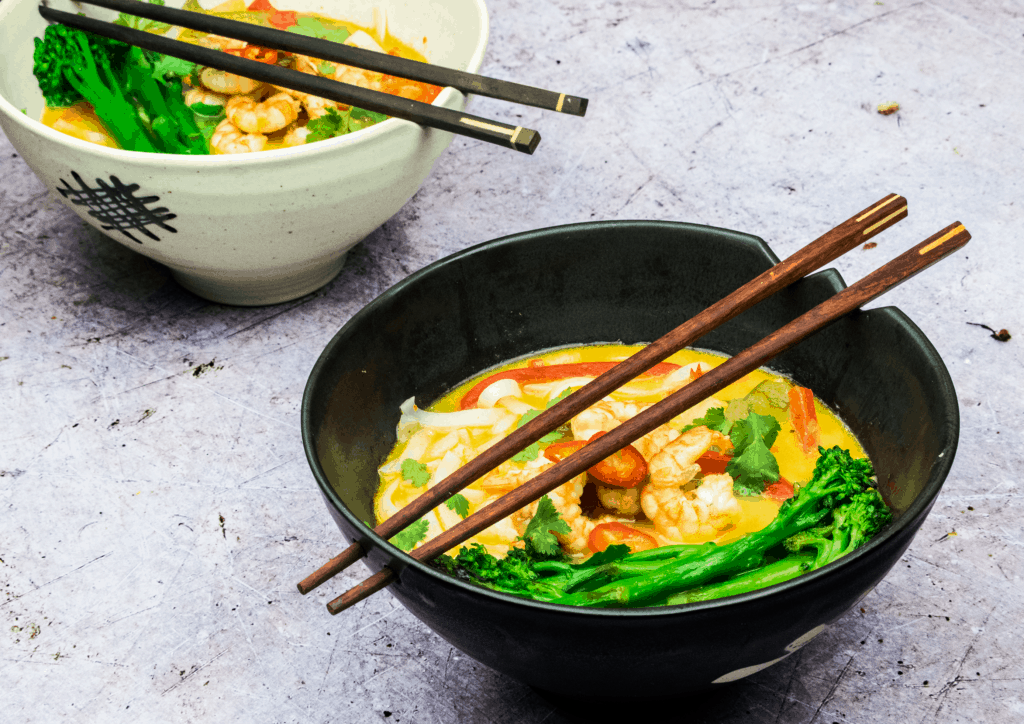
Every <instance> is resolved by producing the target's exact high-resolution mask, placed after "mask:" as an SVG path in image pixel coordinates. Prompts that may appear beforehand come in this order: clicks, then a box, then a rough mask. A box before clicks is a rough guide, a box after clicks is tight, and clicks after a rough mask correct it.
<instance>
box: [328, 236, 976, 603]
mask: <svg viewBox="0 0 1024 724" xmlns="http://www.w3.org/2000/svg"><path fill="white" fill-rule="evenodd" d="M970 238H971V235H970V234H969V233H968V232H967V230H966V229H965V228H964V226H963V224H961V223H960V222H954V223H953V224H950V225H949V226H947V227H946V228H945V229H943V230H942V231H940V232H938V233H936V234H934V235H932V236H930V237H928V238H927V239H925V240H924V241H922V242H921V243H920V244H918V245H917V246H915V247H914V248H912V249H910V250H909V251H906V252H904V253H903V254H901V255H900V256H898V257H896V258H895V259H893V260H892V261H890V262H889V263H888V264H885V265H884V266H882V267H880V268H879V269H877V270H876V271H874V272H872V273H871V274H869V275H867V276H866V277H864V278H863V279H861V280H860V281H858V282H856V283H855V284H853V285H851V286H850V287H847V288H846V289H844V290H842V291H841V292H839V293H837V294H835V295H834V296H832V297H830V298H829V299H827V300H825V301H824V302H822V303H821V304H819V305H818V306H816V307H814V308H813V309H811V310H810V311H808V312H806V313H804V314H802V315H801V316H799V317H797V318H796V319H794V320H793V321H792V322H790V323H789V324H787V325H785V326H784V327H782V328H781V329H778V330H777V331H775V332H773V333H771V334H769V335H768V336H767V337H765V338H764V339H762V340H761V341H760V342H757V343H755V344H753V345H751V346H750V347H748V348H747V349H745V350H743V351H742V352H740V353H739V354H737V355H736V356H734V357H732V358H730V359H728V360H726V361H725V362H723V363H722V364H721V365H719V366H718V367H715V368H713V369H712V370H710V371H708V372H705V373H704V374H703V375H701V376H700V377H699V378H697V379H696V380H694V381H693V382H690V383H689V384H687V385H686V386H684V387H683V388H682V389H680V390H679V391H677V392H675V393H673V394H672V395H669V396H668V397H666V398H665V399H664V400H662V401H661V402H658V403H656V404H654V405H652V406H651V407H649V408H647V409H646V410H644V411H643V412H641V413H640V414H639V415H637V416H636V417H634V418H632V419H630V420H627V421H626V422H624V423H622V424H621V425H619V426H618V427H616V428H614V429H613V430H612V431H611V432H608V433H606V434H604V435H602V436H601V437H599V438H597V439H596V440H594V441H593V442H590V443H588V444H586V445H585V446H584V447H582V448H581V449H580V450H579V451H577V452H576V453H573V454H572V455H570V456H569V457H567V458H565V459H564V460H562V461H560V462H558V463H555V464H554V465H553V466H552V467H550V468H547V469H546V470H544V471H543V472H541V473H540V474H539V475H537V477H535V478H533V479H532V480H530V481H529V482H527V483H525V484H524V485H522V486H521V487H519V488H516V489H515V490H513V491H512V492H510V493H507V494H506V495H504V496H502V497H501V498H499V499H498V500H496V501H495V502H493V503H491V504H489V505H487V506H485V507H484V508H482V509H480V510H479V511H477V512H476V513H474V514H473V515H471V516H469V517H468V518H466V519H465V520H463V521H461V522H460V523H459V524H457V525H455V526H453V527H452V528H449V529H448V530H446V531H445V532H443V533H441V534H440V535H438V536H436V537H434V538H432V539H430V540H429V541H427V542H426V543H424V544H423V545H422V546H420V547H419V548H417V549H415V550H413V551H412V552H411V553H410V555H411V556H412V557H413V558H415V559H417V560H420V561H427V560H430V559H432V558H434V557H436V556H438V555H440V554H441V553H444V552H445V551H447V550H448V549H450V548H452V547H454V546H457V545H459V544H460V543H463V542H465V541H466V540H467V539H468V538H470V537H472V536H474V535H476V534H477V533H479V532H480V531H482V530H484V529H485V528H487V527H489V526H490V525H492V524H494V523H496V522H497V521H499V520H501V519H502V518H505V517H507V516H509V515H511V514H512V513H514V512H515V511H517V510H519V509H520V508H522V507H524V506H526V505H529V504H530V503H532V502H533V501H534V500H537V499H538V498H540V497H541V496H542V495H545V494H547V493H549V492H551V491H552V490H554V489H555V488H556V487H558V486H559V485H561V484H562V483H564V482H565V481H567V480H569V479H570V478H572V477H575V476H576V475H579V474H580V473H582V472H583V471H585V470H587V469H588V468H590V467H592V466H593V465H595V464H596V463H597V462H599V461H601V460H603V459H604V458H606V457H608V456H609V455H611V454H613V453H614V452H615V451H616V450H620V449H622V448H623V447H625V446H626V445H628V444H629V443H631V442H633V441H634V440H636V439H638V438H639V437H642V436H643V435H646V434H647V433H649V432H650V431H651V430H654V429H655V428H657V427H658V426H660V425H663V424H665V423H666V422H668V421H669V420H671V419H672V418H673V417H675V416H676V415H678V414H680V413H681V412H684V411H685V410H688V409H690V408H691V407H693V406H694V405H696V404H697V403H698V402H700V401H701V400H704V399H706V398H707V397H710V396H711V395H713V394H714V393H715V392H718V391H719V390H721V389H722V388H724V387H726V386H728V385H730V384H732V383H733V382H735V381H736V380H738V379H740V378H741V377H743V376H744V375H746V374H748V373H750V372H753V371H754V370H756V369H757V368H758V367H760V366H762V365H763V364H765V363H766V362H767V361H768V360H770V359H772V358H773V357H775V356H776V355H778V354H780V353H782V352H784V351H785V350H787V349H789V348H790V347H792V346H794V345H795V344H797V343H798V342H800V341H801V340H803V339H804V338H806V337H809V336H810V335H811V334H813V333H815V332H817V331H818V330H820V329H822V328H823V327H825V326H827V325H829V324H831V323H832V322H834V321H836V320H837V319H839V318H840V317H842V316H844V315H846V314H848V313H849V312H852V311H853V310H855V309H857V308H859V307H860V306H862V305H864V304H867V303H868V302H870V301H871V300H873V299H875V298H876V297H878V296H880V295H881V294H884V293H885V292H887V291H889V290H890V289H892V288H893V287H895V286H896V285H898V284H900V283H902V282H904V281H906V280H907V279H909V278H910V277H912V276H914V275H915V274H918V273H919V272H922V271H924V270H925V269H927V268H928V267H929V266H931V265H932V264H934V263H936V262H937V261H939V260H941V259H943V258H945V257H946V256H948V255H949V254H951V253H953V252H954V251H956V250H958V249H960V248H961V247H962V246H964V244H966V243H967V242H968V241H969V240H970ZM394 578H395V573H394V572H393V571H391V569H389V568H382V569H381V570H380V571H378V572H377V573H375V574H374V575H372V576H370V577H369V578H367V579H366V580H365V581H363V582H362V583H361V584H359V585H358V586H355V587H353V588H352V589H350V590H349V591H347V592H346V593H344V594H342V595H341V596H339V597H338V598H336V599H335V600H333V601H331V602H330V603H329V604H328V605H327V609H328V610H329V611H330V612H331V614H336V613H338V612H339V611H343V610H345V609H346V608H348V607H350V606H352V605H354V604H356V603H358V602H359V601H361V600H363V599H364V598H366V597H367V596H369V595H371V594H373V593H375V592H376V591H378V590H380V589H381V588H384V587H385V586H386V585H388V583H390V582H391V581H392V580H394Z"/></svg>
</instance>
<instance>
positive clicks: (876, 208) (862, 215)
mask: <svg viewBox="0 0 1024 724" xmlns="http://www.w3.org/2000/svg"><path fill="white" fill-rule="evenodd" d="M902 198H903V197H902V196H899V195H897V196H893V197H892V198H891V199H889V200H888V201H883V202H882V203H880V204H879V205H878V206H875V207H873V208H870V209H868V210H867V211H865V212H864V213H863V214H861V215H860V216H858V217H857V221H863V220H864V219H866V218H868V217H869V216H871V214H873V213H875V212H876V211H878V210H879V209H880V208H882V207H883V206H888V205H889V204H891V203H892V202H893V201H896V200H897V199H902ZM872 228H874V227H872Z"/></svg>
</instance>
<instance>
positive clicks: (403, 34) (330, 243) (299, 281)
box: [0, 0, 488, 305]
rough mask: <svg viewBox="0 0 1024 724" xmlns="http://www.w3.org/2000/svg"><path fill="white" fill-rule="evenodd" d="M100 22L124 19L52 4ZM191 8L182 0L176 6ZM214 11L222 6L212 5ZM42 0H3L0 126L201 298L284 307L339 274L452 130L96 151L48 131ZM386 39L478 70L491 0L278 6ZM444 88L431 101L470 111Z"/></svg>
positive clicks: (389, 127) (333, 0)
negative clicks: (237, 148) (381, 30)
mask: <svg viewBox="0 0 1024 724" xmlns="http://www.w3.org/2000/svg"><path fill="white" fill-rule="evenodd" d="M50 4H51V6H52V7H54V8H56V9H58V10H65V11H68V12H85V13H86V14H88V15H91V16H94V17H99V18H103V19H113V18H114V17H116V13H113V12H111V11H107V10H103V9H101V8H97V7H94V6H90V5H81V6H78V5H73V4H72V3H71V2H69V0H53V1H52V2H51V3H50ZM168 4H169V5H173V6H176V7H181V5H182V4H183V0H168ZM202 4H203V5H204V7H213V6H214V5H215V4H216V2H215V0H203V3H202ZM38 5H39V3H38V2H37V0H4V2H3V3H2V4H0V126H2V127H3V129H4V132H5V133H6V134H7V137H8V138H9V139H10V140H11V143H12V144H13V145H14V147H15V149H17V151H18V153H19V154H21V156H22V157H23V158H24V159H25V161H26V163H28V165H29V166H30V167H31V168H32V170H33V171H34V172H35V173H36V175H37V176H39V178H40V179H41V180H42V182H43V183H44V184H45V185H46V187H47V188H48V189H50V190H51V191H52V192H53V193H54V195H55V197H56V198H57V199H58V200H60V201H61V202H62V203H64V204H65V205H66V206H68V208H70V209H72V210H73V211H75V213H77V214H78V215H79V216H80V217H82V219H83V220H85V221H86V222H87V223H89V224H90V225H92V226H94V227H95V228H97V229H99V230H100V231H102V232H103V233H105V234H107V235H108V236H110V237H111V238H112V239H114V240H116V241H118V242H120V243H122V244H124V245H125V246H127V247H128V248H130V249H134V250H135V251H137V252H139V253H141V254H144V255H146V256H148V257H151V258H152V259H154V260H156V261H158V262H160V263H161V264H166V265H167V266H168V267H170V268H171V271H172V272H173V274H174V276H175V278H176V279H177V280H178V281H179V282H180V283H181V284H182V286H184V287H185V288H187V289H189V290H190V291H192V292H195V293H196V294H198V295H200V296H202V297H206V298H207V299H211V300H213V301H216V302H222V303H226V304H242V305H260V304H274V303H277V302H283V301H286V300H288V299H293V298H295V297H298V296H302V295H303V294H307V293H309V292H311V291H313V290H315V289H317V288H319V287H321V286H323V285H324V284H326V283H327V282H328V281H330V280H331V279H333V278H334V277H335V275H337V273H338V272H339V271H340V270H341V267H342V265H343V264H344V263H345V254H346V252H347V251H348V250H349V249H350V248H351V247H352V246H354V245H355V244H356V243H358V242H359V241H360V240H362V239H363V238H364V237H365V236H366V235H367V234H369V233H370V232H371V231H373V230H374V229H375V228H377V227H378V226H380V225H381V224H382V223H384V222H385V221H387V219H389V218H390V217H391V216H393V215H394V214H395V213H396V212H397V211H398V210H399V209H400V208H401V207H402V206H403V205H404V204H405V202H406V201H408V200H409V198H410V197H411V196H412V195H413V194H414V193H415V192H416V190H417V189H418V188H419V187H420V184H422V183H423V180H424V179H425V178H426V177H427V175H428V174H429V173H430V171H431V169H432V168H433V165H434V162H435V160H436V159H437V158H438V156H440V155H441V153H442V152H443V151H444V150H445V149H446V148H447V147H448V144H449V143H451V140H452V134H450V133H446V132H442V131H437V130H434V129H425V128H423V127H421V126H418V125H416V124H414V123H410V122H409V121H403V120H399V119H396V118H392V119H389V120H387V121H384V122H382V123H379V124H377V125H375V126H371V127H370V128H367V129H364V130H362V131H358V132H356V133H353V134H349V135H347V136H342V137H339V138H334V139H331V140H328V141H323V142H320V143H315V144H309V145H306V146H301V147H297V148H287V149H279V150H274V151H265V152H261V153H251V154H242V155H235V156H176V155H167V154H153V153H139V152H135V151H122V150H118V149H111V148H106V147H102V146H98V145H95V144H91V143H87V142H85V141H81V140H79V139H76V138H72V137H71V136H67V135H65V134H63V133H60V132H58V131H55V130H53V129H51V128H48V127H46V126H44V125H43V124H41V123H38V122H37V121H36V120H35V119H38V118H39V117H40V114H41V112H42V110H43V99H42V95H41V94H40V92H39V88H38V85H37V83H36V79H35V77H34V76H33V75H32V52H33V43H32V39H33V37H41V36H42V34H43V30H44V28H45V25H46V22H45V21H44V20H43V18H42V17H41V16H40V15H39V12H38V10H37V8H38ZM275 5H276V6H278V7H279V8H280V9H282V10H284V9H290V10H300V11H312V12H319V13H322V14H325V15H329V16H331V17H336V18H339V19H345V20H351V21H354V22H356V23H357V24H359V25H362V26H373V25H374V20H373V17H374V16H373V9H374V8H375V7H378V8H382V9H383V10H384V11H385V14H386V17H387V28H388V30H389V32H390V33H391V34H392V35H394V36H395V37H397V38H398V39H399V40H402V41H403V42H405V43H406V44H408V45H410V46H412V47H413V48H414V49H416V50H418V51H420V52H421V53H423V54H424V56H426V58H427V59H428V60H429V61H431V62H433V63H436V64H439V65H444V66H447V67H451V68H458V69H462V70H469V71H471V72H475V71H476V70H478V69H479V67H480V63H481V62H482V60H483V54H484V49H485V47H486V45H487V38H488V18H487V9H486V7H485V5H484V0H276V3H275ZM465 100H466V98H465V96H464V95H462V93H460V92H458V91H456V90H455V89H453V88H445V89H444V90H442V91H441V94H440V95H439V96H438V97H437V99H436V100H435V101H434V103H435V105H442V106H445V107H447V108H452V109H455V110H461V109H462V108H463V107H464V105H465Z"/></svg>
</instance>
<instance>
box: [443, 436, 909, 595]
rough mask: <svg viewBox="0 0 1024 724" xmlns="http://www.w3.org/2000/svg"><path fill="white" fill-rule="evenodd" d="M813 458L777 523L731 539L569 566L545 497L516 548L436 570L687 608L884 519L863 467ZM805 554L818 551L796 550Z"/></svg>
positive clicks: (865, 532)
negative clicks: (779, 554)
mask: <svg viewBox="0 0 1024 724" xmlns="http://www.w3.org/2000/svg"><path fill="white" fill-rule="evenodd" d="M819 452H820V453H821V457H820V458H819V459H818V463H817V466H816V467H815V470H814V476H813V477H812V479H811V481H810V482H809V483H808V484H807V485H805V486H803V487H801V488H800V489H799V490H798V491H797V493H796V495H795V496H794V497H793V498H790V499H789V500H787V501H786V502H784V503H783V504H782V507H781V508H780V509H779V513H778V515H777V516H776V517H775V519H774V520H773V521H772V522H771V523H769V524H768V525H767V526H766V527H765V528H763V529H762V530H760V531H757V532H755V533H750V534H748V535H746V536H744V537H743V538H740V539H739V540H736V541H734V542H732V543H727V544H725V545H721V546H719V545H716V544H714V543H705V544H703V545H675V546H663V547H661V548H655V549H652V550H648V551H642V552H638V553H630V552H629V548H628V546H625V545H613V546H609V547H608V548H607V549H606V550H604V551H602V552H601V553H595V554H594V555H593V556H591V557H590V558H589V559H588V560H587V561H585V562H583V563H580V564H572V563H569V562H568V561H567V560H566V559H565V558H564V556H554V557H553V555H552V553H553V548H554V547H555V545H556V541H555V540H554V535H552V534H551V532H550V531H552V530H554V531H556V532H566V531H565V530H564V529H560V528H559V527H558V524H559V523H561V524H562V525H563V526H565V523H564V522H563V521H561V519H560V518H558V515H557V512H556V511H555V509H554V506H553V505H551V504H550V501H547V502H544V501H546V500H547V499H546V498H542V503H541V504H540V505H538V509H537V514H536V515H535V516H534V519H533V520H532V521H531V522H530V525H529V526H528V527H527V530H526V532H525V533H524V540H525V546H524V547H523V548H514V549H512V551H510V552H509V554H508V555H507V556H505V557H504V558H501V559H499V558H495V557H494V556H492V555H490V554H489V553H488V552H487V549H486V548H484V547H483V546H481V545H478V544H477V545H474V546H471V547H468V548H463V549H462V550H461V551H460V552H459V554H458V555H457V556H456V557H454V558H451V557H449V556H440V557H439V558H438V559H436V560H435V561H434V565H435V566H436V567H438V568H440V569H441V570H443V571H445V572H447V573H449V574H451V575H453V576H456V577H457V578H460V579H462V580H466V581H472V582H475V583H478V584H481V585H484V586H487V587H488V588H492V589H495V590H498V591H502V592H504V593H511V594H515V595H519V596H526V597H529V598H533V599H536V600H540V601H546V602H549V603H561V604H567V605H577V606H645V605H657V604H678V603H689V602H692V601H706V600H709V599H712V598H721V597H723V596H733V595H736V594H739V593H746V592H748V591H753V590H756V589H758V588H764V587H765V586H771V585H774V584H776V583H781V582H783V581H787V580H789V579H791V578H794V577H796V576H798V575H800V574H801V573H805V572H807V571H810V570H813V569H815V568H820V567H821V566H824V565H827V564H828V563H831V562H832V561H834V560H836V559H837V558H839V557H841V556H844V555H846V554H847V553H849V552H851V551H853V550H855V549H856V548H858V547H860V546H862V545H864V544H865V543H866V542H867V541H868V540H869V539H870V538H871V537H872V536H873V535H875V533H877V532H878V531H879V530H880V529H881V528H882V527H883V526H884V525H885V524H886V523H888V522H889V520H891V517H892V516H891V513H890V512H889V510H888V508H887V507H886V505H885V502H884V501H883V500H882V497H881V495H879V493H878V491H877V490H876V489H875V488H874V487H873V486H874V483H873V480H872V476H873V475H874V472H873V470H872V467H871V463H870V461H868V460H866V459H861V460H854V459H853V458H851V457H850V453H849V451H847V450H842V449H840V448H838V447H834V448H832V449H831V450H824V449H820V448H819ZM565 528H568V526H565ZM780 544H781V546H780ZM780 547H784V548H785V549H786V550H789V551H791V554H790V555H787V556H785V557H783V558H782V559H781V560H775V561H771V559H770V556H769V552H771V554H772V555H774V553H775V551H777V550H779V548H780ZM805 548H814V549H816V552H814V553H809V552H804V553H800V552H799V551H803V549H805ZM773 549H775V551H773ZM766 559H767V560H769V561H770V562H768V563H767V564H766V563H765V561H766Z"/></svg>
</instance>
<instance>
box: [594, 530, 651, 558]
mask: <svg viewBox="0 0 1024 724" xmlns="http://www.w3.org/2000/svg"><path fill="white" fill-rule="evenodd" d="M618 544H624V545H627V546H629V548H630V550H632V551H634V552H636V551H647V550H650V549H651V548H657V547H658V541H657V540H655V538H654V536H652V535H648V534H647V533H644V532H643V531H642V530H637V529H636V528H633V527H630V526H628V525H626V524H624V523H601V524H599V525H596V526H594V530H592V531H591V532H590V537H589V538H587V546H588V547H589V548H590V550H592V551H593V552H594V553H600V552H601V551H603V550H604V549H605V548H607V547H608V546H611V545H618Z"/></svg>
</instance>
